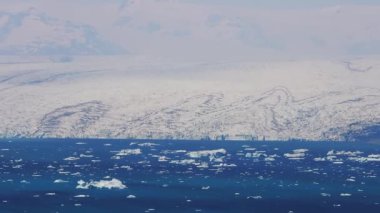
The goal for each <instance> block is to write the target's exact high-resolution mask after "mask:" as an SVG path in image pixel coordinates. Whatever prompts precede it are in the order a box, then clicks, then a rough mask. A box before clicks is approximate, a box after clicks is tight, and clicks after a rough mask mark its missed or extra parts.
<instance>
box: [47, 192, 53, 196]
mask: <svg viewBox="0 0 380 213" xmlns="http://www.w3.org/2000/svg"><path fill="white" fill-rule="evenodd" d="M45 195H46V196H55V193H54V192H48V193H45Z"/></svg>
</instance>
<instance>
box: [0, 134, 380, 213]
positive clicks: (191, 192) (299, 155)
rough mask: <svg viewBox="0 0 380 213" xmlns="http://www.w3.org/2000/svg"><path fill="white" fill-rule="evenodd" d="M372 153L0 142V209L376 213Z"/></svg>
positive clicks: (310, 146) (259, 146) (378, 161)
mask: <svg viewBox="0 0 380 213" xmlns="http://www.w3.org/2000/svg"><path fill="white" fill-rule="evenodd" d="M121 150H124V151H121ZM194 151H201V152H194ZM379 154H380V146H378V145H370V144H360V143H329V142H315V143H311V142H309V143H307V142H273V143H270V142H265V143H264V142H204V141H203V142H202V141H148V143H147V141H128V140H14V141H12V142H9V141H8V140H3V141H0V162H1V165H0V212H263V213H268V212H284V213H288V212H294V213H298V212H307V213H313V212H318V213H320V212H345V213H346V212H366V213H370V212H376V213H378V212H380V179H379V177H378V175H379V172H380V155H379ZM78 181H82V182H79V183H78ZM107 186H108V187H110V188H107Z"/></svg>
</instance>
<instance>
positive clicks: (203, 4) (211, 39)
mask: <svg viewBox="0 0 380 213" xmlns="http://www.w3.org/2000/svg"><path fill="white" fill-rule="evenodd" d="M0 5H1V7H0V10H3V11H18V10H26V9H28V8H29V7H31V6H32V7H34V8H36V9H37V10H39V11H41V12H43V13H46V14H47V15H49V16H52V17H56V18H59V19H62V20H69V21H72V22H75V23H81V24H87V25H91V26H93V27H94V28H95V29H96V30H97V31H98V32H99V34H101V35H102V36H103V37H104V38H105V39H107V40H110V41H112V42H114V43H116V44H117V45H120V46H122V47H124V48H125V49H126V50H127V51H128V52H129V53H131V54H152V55H168V56H182V57H194V58H197V57H198V58H214V57H215V58H228V57H234V58H254V57H295V58H296V57H335V56H337V57H339V56H347V55H352V56H365V55H373V54H379V53H380V24H379V20H380V1H378V0H315V1H305V0H287V1H284V0H126V1H125V0H64V1H62V0H2V1H1V3H0ZM31 30H32V29H31Z"/></svg>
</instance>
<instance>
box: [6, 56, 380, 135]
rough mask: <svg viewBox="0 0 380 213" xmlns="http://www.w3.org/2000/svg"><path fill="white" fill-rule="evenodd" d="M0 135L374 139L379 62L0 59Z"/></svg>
mask: <svg viewBox="0 0 380 213" xmlns="http://www.w3.org/2000/svg"><path fill="white" fill-rule="evenodd" d="M0 59H1V60H0V61H1V63H0V100H1V104H0V114H1V119H0V137H8V138H10V137H12V138H14V137H27V138H41V137H43V138H51V137H70V138H83V137H84V138H140V139H147V138H153V139H206V138H209V139H222V138H223V139H229V140H234V139H238V140H264V139H266V140H288V139H303V140H314V141H320V140H329V141H358V140H367V141H371V140H378V138H379V137H378V136H377V135H376V134H375V135H374V133H376V132H379V131H378V130H379V129H380V86H379V85H380V84H379V82H378V81H379V79H380V70H379V69H380V62H379V60H378V57H375V56H373V57H366V58H365V59H363V58H348V59H339V60H338V59H336V60H322V59H321V60H306V59H305V60H294V61H292V60H284V61H250V62H241V61H223V62H214V63H206V62H199V61H197V62H193V61H171V60H167V59H158V58H149V57H140V56H128V55H127V56H112V57H111V56H110V57H73V58H70V60H58V59H49V58H46V57H45V58H44V57H40V58H38V57H34V58H16V59H15V58H12V57H2V58H0Z"/></svg>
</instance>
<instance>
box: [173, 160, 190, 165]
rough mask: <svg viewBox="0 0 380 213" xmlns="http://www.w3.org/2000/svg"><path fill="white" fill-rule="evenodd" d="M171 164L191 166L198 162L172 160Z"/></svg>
mask: <svg viewBox="0 0 380 213" xmlns="http://www.w3.org/2000/svg"><path fill="white" fill-rule="evenodd" d="M169 163H172V164H178V165H190V164H195V163H196V161H195V160H194V159H184V160H172V161H170V162H169Z"/></svg>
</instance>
